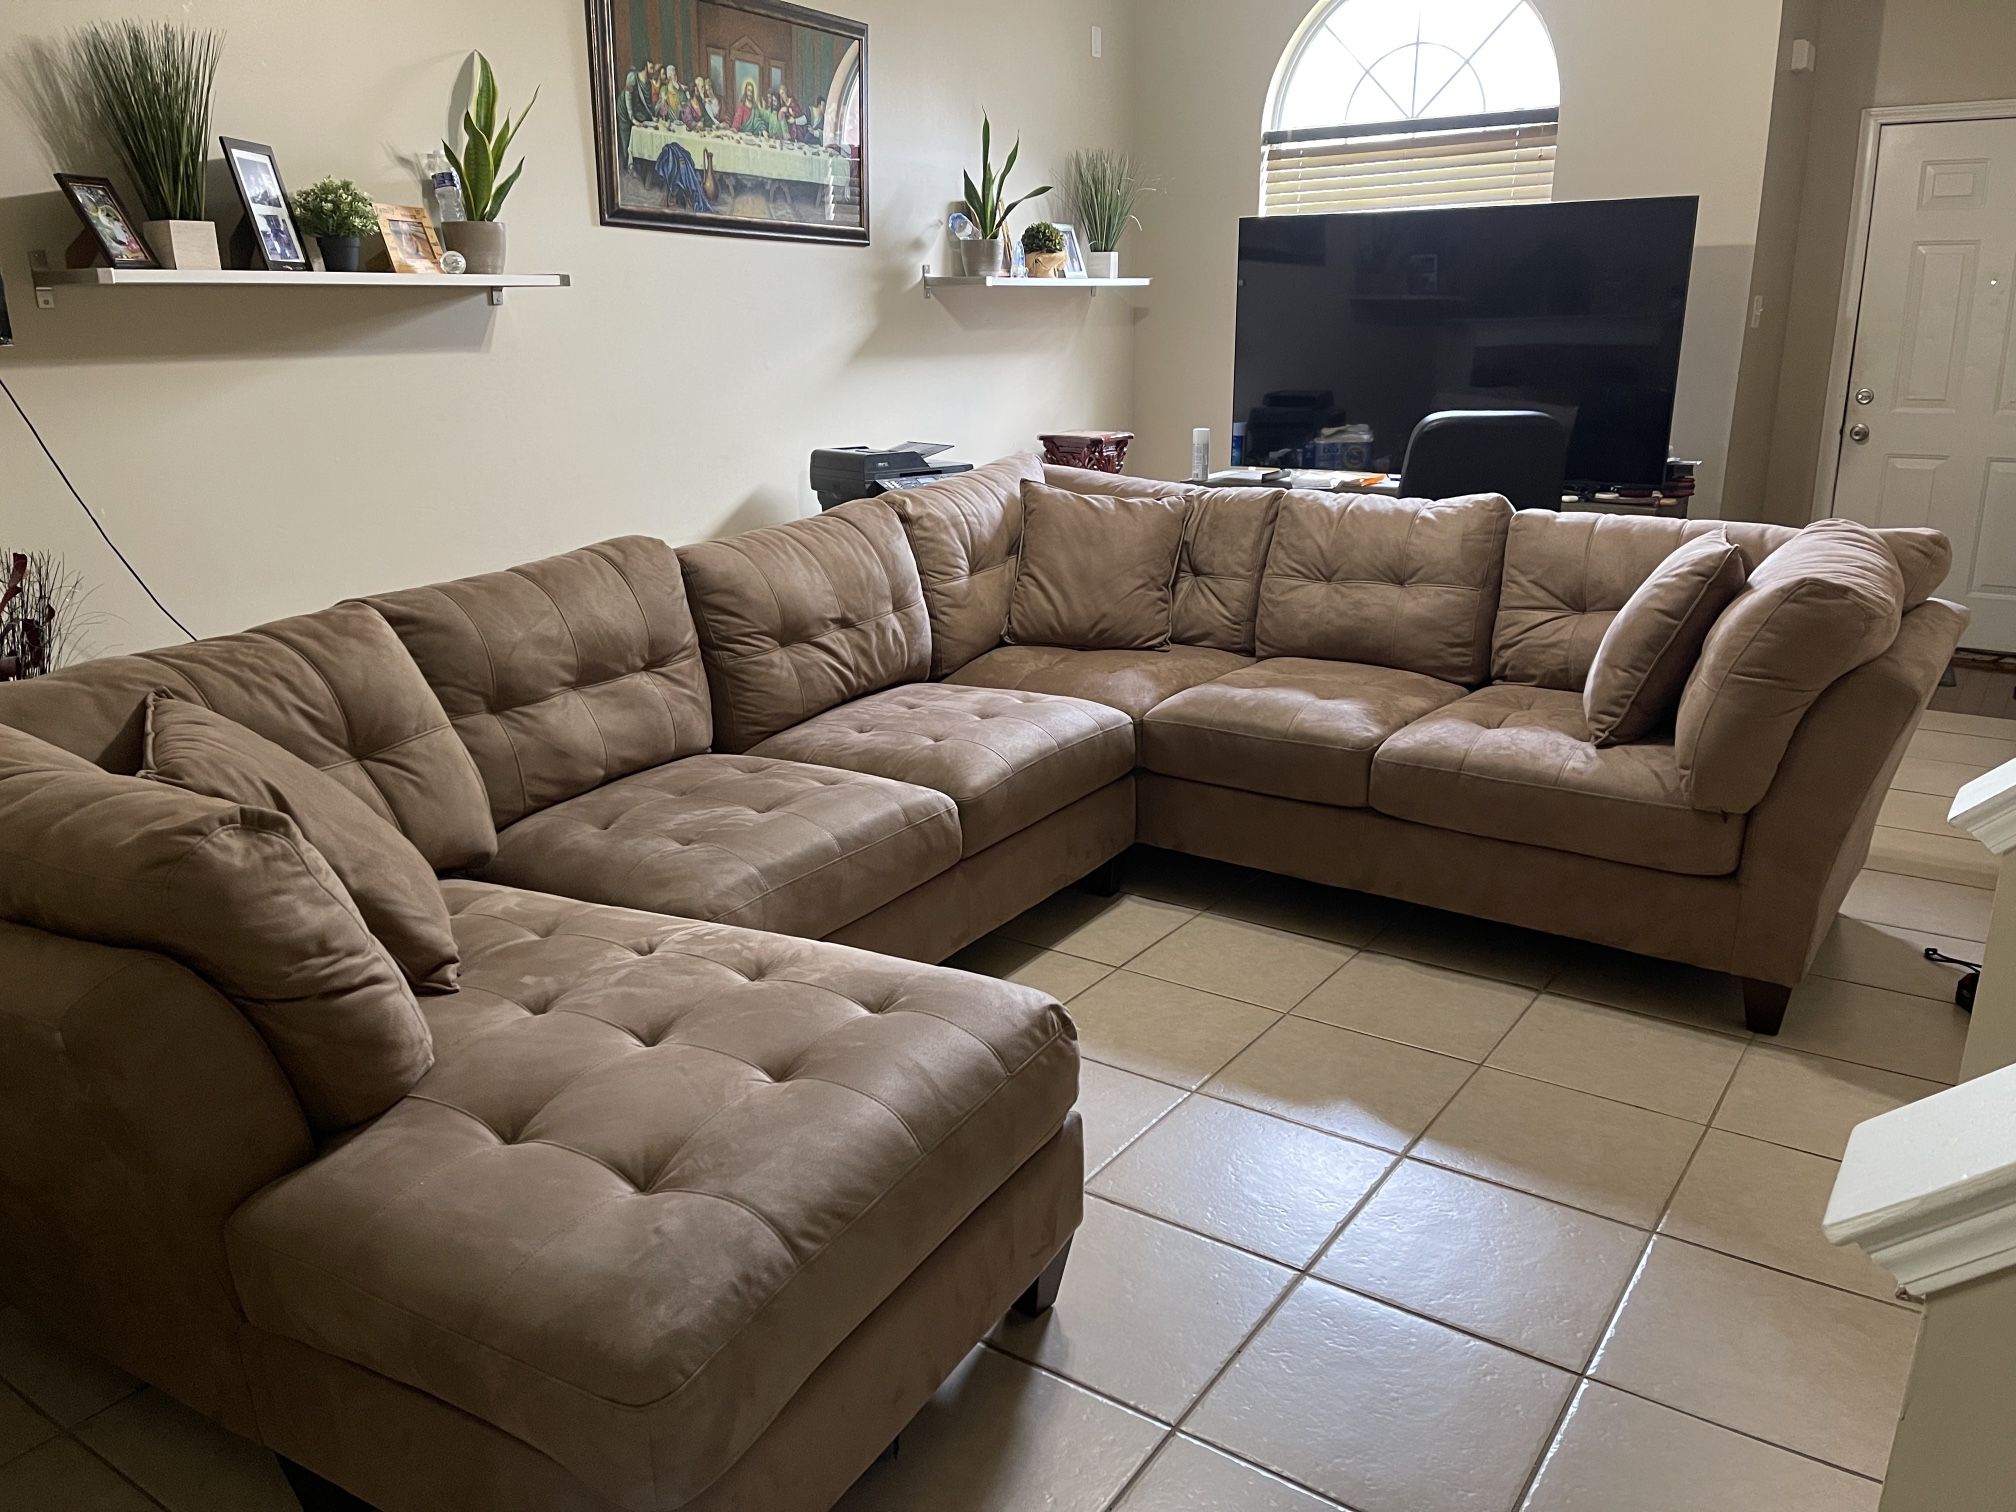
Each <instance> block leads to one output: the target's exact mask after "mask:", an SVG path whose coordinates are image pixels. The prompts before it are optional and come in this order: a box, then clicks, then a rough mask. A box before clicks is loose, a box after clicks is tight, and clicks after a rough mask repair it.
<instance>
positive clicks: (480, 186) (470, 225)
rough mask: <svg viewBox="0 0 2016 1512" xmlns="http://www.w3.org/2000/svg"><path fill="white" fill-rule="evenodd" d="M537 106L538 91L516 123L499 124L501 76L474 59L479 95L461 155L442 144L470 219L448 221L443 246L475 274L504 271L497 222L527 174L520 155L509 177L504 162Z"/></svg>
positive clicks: (468, 113) (465, 119)
mask: <svg viewBox="0 0 2016 1512" xmlns="http://www.w3.org/2000/svg"><path fill="white" fill-rule="evenodd" d="M538 103H539V91H538V90H536V89H535V90H533V91H532V98H531V100H530V101H529V102H528V103H527V104H526V106H525V108H524V109H523V110H521V111H519V112H518V117H517V119H516V120H513V119H512V117H511V114H510V112H509V111H506V112H505V114H504V119H503V121H502V122H501V123H500V122H499V121H498V119H497V75H496V74H495V73H494V72H492V71H491V68H490V60H489V59H488V58H486V57H484V56H483V54H481V53H480V52H479V53H477V54H476V92H475V95H474V96H473V97H472V98H471V100H470V102H469V108H468V109H467V110H465V111H463V112H462V150H461V152H459V153H458V152H456V150H455V149H454V148H453V147H451V146H449V145H448V143H446V142H443V143H442V144H441V150H442V151H443V152H445V153H447V154H448V161H449V162H450V163H453V164H454V165H455V174H456V177H458V178H459V179H461V180H462V209H463V212H464V213H465V214H466V215H468V217H469V218H468V219H467V220H461V221H447V222H445V223H444V224H443V225H442V226H441V241H442V244H443V245H444V246H446V247H447V248H448V250H449V251H451V252H460V253H461V254H462V256H463V257H464V258H466V259H467V260H468V265H469V271H470V272H471V273H502V272H503V271H504V223H503V222H502V221H501V220H499V219H498V217H499V216H500V215H502V214H503V213H504V201H505V200H506V199H507V198H508V197H509V196H510V193H511V190H512V189H513V188H514V187H515V186H516V185H517V183H518V175H519V174H521V173H523V172H524V171H525V159H524V158H523V157H522V156H521V157H520V158H519V159H518V164H517V166H516V167H514V168H513V169H512V170H511V171H510V172H509V173H505V172H504V171H503V169H504V158H505V155H506V153H507V152H509V150H510V147H511V143H512V142H513V141H514V140H516V139H517V136H518V129H519V128H520V127H521V126H523V125H524V124H525V117H527V116H528V115H530V114H531V113H532V107H533V106H534V105H536V104H538Z"/></svg>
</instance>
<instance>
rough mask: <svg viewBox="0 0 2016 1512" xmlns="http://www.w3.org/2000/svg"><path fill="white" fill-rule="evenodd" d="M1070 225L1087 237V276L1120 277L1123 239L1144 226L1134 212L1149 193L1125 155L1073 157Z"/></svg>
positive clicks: (1099, 151)
mask: <svg viewBox="0 0 2016 1512" xmlns="http://www.w3.org/2000/svg"><path fill="white" fill-rule="evenodd" d="M1064 184H1065V197H1066V198H1067V199H1068V200H1069V202H1070V205H1071V220H1072V223H1073V224H1074V225H1076V226H1077V227H1078V229H1079V230H1080V231H1082V232H1083V233H1084V235H1085V271H1086V273H1088V274H1089V275H1090V276H1091V277H1093V278H1118V277H1119V276H1120V238H1121V237H1123V236H1125V235H1126V234H1127V228H1128V227H1129V226H1138V225H1139V224H1141V223H1140V222H1139V221H1138V220H1136V219H1135V218H1134V206H1135V203H1136V202H1137V201H1138V200H1139V199H1140V197H1141V195H1142V194H1144V193H1145V192H1146V191H1145V190H1144V189H1143V188H1142V187H1141V180H1140V176H1139V175H1138V174H1136V172H1135V171H1134V163H1133V160H1132V159H1130V158H1129V157H1128V156H1127V154H1126V153H1124V152H1115V151H1113V150H1112V149H1111V148H1107V147H1097V148H1093V149H1092V150H1091V151H1088V152H1074V153H1072V154H1071V161H1070V164H1069V165H1068V167H1067V168H1066V169H1065V175H1064Z"/></svg>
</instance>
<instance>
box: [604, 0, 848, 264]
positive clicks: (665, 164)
mask: <svg viewBox="0 0 2016 1512" xmlns="http://www.w3.org/2000/svg"><path fill="white" fill-rule="evenodd" d="M586 4H587V13H588V68H589V75H590V79H589V84H590V94H591V97H592V100H593V114H594V121H595V162H596V179H597V186H598V189H599V193H600V208H601V219H602V224H603V225H605V226H629V227H635V228H640V229H646V230H655V231H697V232H702V233H704V234H708V235H717V236H745V237H764V238H773V239H782V240H791V241H825V242H837V243H842V244H848V245H854V246H866V245H868V241H869V192H868V160H869V150H868V140H869V139H868V27H867V25H866V23H864V22H860V21H852V20H848V19H847V18H845V17H843V16H834V15H828V14H826V13H825V12H822V11H815V10H808V9H806V8H805V7H804V6H800V5H795V4H790V3H788V0H586Z"/></svg>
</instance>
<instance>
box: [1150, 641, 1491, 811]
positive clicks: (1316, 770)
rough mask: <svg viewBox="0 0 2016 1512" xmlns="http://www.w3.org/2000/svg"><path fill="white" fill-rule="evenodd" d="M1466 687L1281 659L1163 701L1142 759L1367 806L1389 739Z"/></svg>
mask: <svg viewBox="0 0 2016 1512" xmlns="http://www.w3.org/2000/svg"><path fill="white" fill-rule="evenodd" d="M1463 694H1464V689H1462V688H1460V687H1458V686H1457V685H1456V684H1455V683H1448V682H1443V681H1441V680H1440V679H1438V678H1433V677H1423V676H1422V675H1421V674H1420V673H1419V672H1402V671H1400V670H1398V669H1397V668H1394V667H1370V666H1366V665H1364V664H1362V663H1359V662H1334V661H1313V660H1308V659H1305V658H1302V657H1277V658H1275V659H1274V660H1272V661H1263V662H1260V663H1257V664H1256V665H1254V666H1251V667H1248V668H1246V669H1245V670H1243V671H1238V672H1232V673H1229V674H1227V675H1226V676H1224V677H1221V678H1219V679H1218V680H1217V681H1216V682H1208V683H1205V684H1204V685H1203V686H1202V687H1198V688H1192V689H1190V691H1189V692H1187V693H1178V694H1177V695H1176V696H1175V697H1174V698H1171V699H1170V700H1169V701H1168V702H1167V703H1163V704H1160V705H1158V706H1157V707H1156V708H1155V709H1154V710H1153V711H1151V712H1150V713H1149V715H1148V718H1147V720H1146V722H1145V723H1143V725H1142V726H1141V764H1142V765H1143V766H1145V767H1146V768H1147V769H1148V770H1149V771H1151V772H1160V773H1162V774H1163V775H1164V776H1165V777H1186V778H1188V779H1190V780H1191V781H1193V782H1209V783H1213V784H1215V785H1217V786H1219V787H1228V788H1238V789H1240V790H1242V791H1244V792H1249V793H1272V794H1274V795H1275V796H1277V797H1281V798H1300V799H1304V800H1306V801H1307V802H1310V803H1329V804H1334V805H1336V806H1338V807H1340V808H1362V807H1364V806H1365V804H1366V803H1368V802H1370V798H1369V796H1368V795H1369V793H1370V790H1371V783H1372V753H1373V752H1374V751H1376V750H1377V749H1378V748H1379V744H1380V742H1381V741H1383V740H1385V739H1386V738H1387V737H1388V736H1390V735H1392V734H1393V733H1394V732H1395V731H1396V730H1399V729H1401V728H1403V727H1404V726H1406V725H1408V724H1411V723H1412V722H1413V721H1415V720H1417V719H1419V718H1420V717H1421V716H1422V715H1424V714H1427V713H1429V712H1430V711H1431V710H1434V709H1439V708H1440V707H1442V706H1443V705H1444V704H1449V703H1454V702H1455V701H1456V700H1457V699H1459V698H1461V697H1462V696H1463Z"/></svg>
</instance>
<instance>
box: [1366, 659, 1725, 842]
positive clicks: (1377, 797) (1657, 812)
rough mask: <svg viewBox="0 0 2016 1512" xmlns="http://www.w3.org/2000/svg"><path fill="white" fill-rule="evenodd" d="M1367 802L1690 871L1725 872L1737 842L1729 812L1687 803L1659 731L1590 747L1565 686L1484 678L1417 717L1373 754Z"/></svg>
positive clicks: (1454, 825)
mask: <svg viewBox="0 0 2016 1512" xmlns="http://www.w3.org/2000/svg"><path fill="white" fill-rule="evenodd" d="M1372 807H1374V808H1375V809H1377V810H1379V812H1380V813H1382V814H1391V815H1392V816H1393V817H1394V818H1396V819H1412V820H1415V821H1417V822H1418V823H1421V824H1428V825H1433V826H1434V827H1435V828H1437V829H1451V830H1461V831H1463V832H1464V833H1465V834H1471V835H1487V836H1490V837H1492V838H1494V839H1498V840H1513V841H1517V842H1519V843H1521V844H1524V845H1539V846H1545V847H1547V848H1549V849H1551V850H1563V851H1574V852H1576V853H1577V854H1579V855H1584V856H1598V857H1601V858H1603V859H1605V860H1609V861H1623V862H1627V863H1629V864H1632V865H1635V866H1648V867H1652V868H1654V869H1655V870H1658V871H1668V872H1683V873H1687V874H1689V875H1694V876H1703V877H1719V876H1723V875H1725V874H1726V873H1729V872H1732V871H1734V870H1735V869H1736V863H1737V861H1738V859H1739V858H1740V857H1741V855H1742V849H1743V820H1742V818H1741V817H1740V816H1736V815H1728V814H1719V813H1711V812H1709V811H1707V810H1703V809H1696V808H1693V807H1690V806H1689V804H1688V802H1687V798H1686V796H1685V794H1684V792H1683V790H1682V785H1681V780H1680V766H1679V763H1678V761H1677V760H1676V759H1675V757H1674V754H1673V743H1672V742H1671V741H1670V740H1665V741H1650V740H1647V741H1638V742H1634V743H1633V744H1630V745H1621V746H1605V747H1600V748H1599V747H1598V746H1596V745H1595V744H1594V743H1593V742H1592V741H1591V740H1590V738H1589V726H1588V724H1587V722H1586V721H1585V720H1584V718H1583V715H1582V695H1581V694H1580V693H1577V692H1569V691H1567V690H1565V689H1556V688H1528V687H1515V686H1512V685H1510V684H1504V683H1499V684H1494V685H1493V686H1491V687H1488V688H1480V689H1478V690H1477V691H1476V692H1474V693H1471V694H1469V695H1467V696H1466V697H1464V698H1462V699H1459V700H1458V701H1457V702H1455V703H1452V704H1448V705H1445V706H1444V707H1442V708H1440V709H1437V710H1435V711H1434V712H1433V713H1432V714H1429V715H1427V716H1426V717H1424V718H1422V719H1418V720H1416V721H1415V722H1414V723H1413V724H1411V725H1409V726H1407V728H1406V729H1404V730H1401V731H1400V732H1399V733H1398V734H1396V735H1394V736H1393V737H1392V738H1391V739H1390V740H1388V741H1387V742H1386V743H1385V744H1384V745H1382V746H1380V748H1379V751H1378V754H1377V755H1375V756H1374V757H1373V758H1372Z"/></svg>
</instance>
